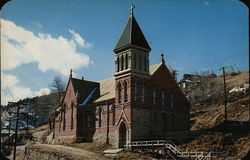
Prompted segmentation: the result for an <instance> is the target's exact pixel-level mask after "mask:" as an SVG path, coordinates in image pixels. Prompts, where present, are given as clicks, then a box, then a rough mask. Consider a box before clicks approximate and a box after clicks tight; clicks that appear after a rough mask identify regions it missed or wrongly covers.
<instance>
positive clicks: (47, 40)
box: [1, 19, 91, 75]
mask: <svg viewBox="0 0 250 160" xmlns="http://www.w3.org/2000/svg"><path fill="white" fill-rule="evenodd" d="M1 27H2V28H1V32H2V35H1V39H2V46H1V67H2V70H12V69H15V68H17V67H19V66H20V65H22V64H27V63H30V62H37V63H38V68H39V69H40V70H41V71H43V72H46V71H48V70H54V71H56V72H60V73H61V74H63V75H68V74H69V70H70V69H71V68H72V69H75V70H77V69H79V68H80V67H87V66H88V65H89V64H90V58H89V56H88V55H87V54H84V53H79V52H77V51H76V49H77V47H85V48H89V47H91V45H90V44H89V43H87V42H85V40H84V39H83V38H82V37H81V36H80V35H79V34H78V33H76V32H75V31H73V30H69V32H70V33H71V34H72V39H70V40H69V39H66V38H64V37H63V36H59V37H57V38H54V37H52V36H51V35H50V34H47V33H33V32H31V31H29V30H27V29H25V28H23V27H21V26H17V25H16V24H15V23H13V22H12V21H9V20H4V19H1Z"/></svg>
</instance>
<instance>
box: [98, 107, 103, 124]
mask: <svg viewBox="0 0 250 160" xmlns="http://www.w3.org/2000/svg"><path fill="white" fill-rule="evenodd" d="M98 126H99V127H102V109H101V108H100V110H99V112H98Z"/></svg>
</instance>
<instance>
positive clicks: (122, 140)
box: [119, 122, 127, 148]
mask: <svg viewBox="0 0 250 160" xmlns="http://www.w3.org/2000/svg"><path fill="white" fill-rule="evenodd" d="M126 141H127V127H126V125H125V123H124V122H122V123H121V124H120V128H119V147H120V148H124V145H125V144H126Z"/></svg>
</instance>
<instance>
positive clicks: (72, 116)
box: [70, 103, 74, 129]
mask: <svg viewBox="0 0 250 160" xmlns="http://www.w3.org/2000/svg"><path fill="white" fill-rule="evenodd" d="M70 128H71V129H73V128H74V104H73V103H71V127H70Z"/></svg>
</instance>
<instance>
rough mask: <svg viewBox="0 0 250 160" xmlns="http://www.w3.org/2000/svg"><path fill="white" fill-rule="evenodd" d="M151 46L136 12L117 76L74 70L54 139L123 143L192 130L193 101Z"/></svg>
mask: <svg viewBox="0 0 250 160" xmlns="http://www.w3.org/2000/svg"><path fill="white" fill-rule="evenodd" d="M150 50H151V48H150V46H149V44H148V42H147V40H146V38H145V37H144V34H143V32H142V31H141V29H140V27H139V25H138V23H137V21H136V19H135V16H134V14H133V12H132V13H131V14H130V17H129V19H128V22H127V24H126V26H125V28H124V30H123V32H122V35H121V36H120V38H119V40H118V42H117V44H116V46H115V48H114V52H115V62H114V63H115V74H114V77H111V78H108V79H105V80H102V81H100V82H93V81H87V80H85V79H76V78H73V77H72V71H71V74H70V76H69V80H68V84H67V88H66V94H65V96H64V98H63V107H62V108H61V109H60V113H59V114H58V116H57V117H56V123H55V139H54V140H55V142H56V143H71V142H75V141H94V142H103V143H110V144H112V145H114V146H116V147H123V146H124V145H125V144H126V143H127V142H128V141H136V140H149V139H168V137H166V134H165V133H167V132H172V131H184V130H189V128H190V123H189V108H190V104H189V102H188V101H187V99H186V97H185V95H183V92H182V91H181V89H180V87H179V86H178V84H177V83H176V81H175V79H174V78H173V76H172V75H171V73H170V71H169V70H168V68H167V66H166V64H165V62H164V58H163V55H162V58H161V61H160V63H158V64H155V65H151V66H150V65H149V52H150Z"/></svg>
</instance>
